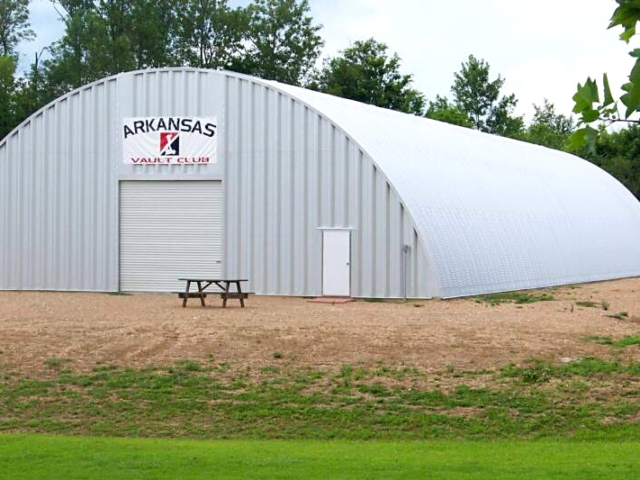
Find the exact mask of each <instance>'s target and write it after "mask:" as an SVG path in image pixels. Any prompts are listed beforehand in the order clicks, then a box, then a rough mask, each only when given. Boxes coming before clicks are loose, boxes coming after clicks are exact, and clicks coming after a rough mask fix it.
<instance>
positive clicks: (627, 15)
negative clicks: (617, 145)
mask: <svg viewBox="0 0 640 480" xmlns="http://www.w3.org/2000/svg"><path fill="white" fill-rule="evenodd" d="M616 3H617V4H618V7H617V8H616V9H615V10H614V12H613V15H612V17H611V21H610V23H609V28H614V27H618V26H621V27H622V29H623V31H622V33H621V34H620V39H621V40H622V41H624V42H625V43H627V44H628V43H629V41H630V40H631V39H632V38H633V37H634V36H635V35H636V24H637V23H638V21H640V2H639V1H638V0H616ZM629 55H631V56H632V57H633V58H635V64H634V66H633V68H632V69H631V72H630V74H629V81H628V82H627V83H625V84H624V85H623V86H622V90H624V92H625V93H624V94H623V95H621V96H620V99H619V101H620V103H622V104H623V105H624V107H626V108H625V112H624V114H621V113H620V110H619V108H618V102H617V101H616V100H615V99H614V97H613V94H612V93H611V86H610V85H609V79H608V77H607V74H606V73H605V74H604V75H603V78H602V89H600V88H599V87H598V83H597V82H596V81H595V80H592V79H591V77H589V78H587V80H586V82H585V83H584V85H582V84H578V89H577V91H576V93H575V95H574V96H573V101H574V102H575V105H574V108H573V112H574V113H576V114H578V115H579V117H578V125H579V126H580V127H582V128H579V129H577V130H576V131H575V132H574V133H573V135H571V137H570V142H571V149H572V150H576V149H580V148H582V147H585V146H586V147H587V148H588V149H589V150H590V151H591V152H593V151H594V150H595V146H596V139H597V137H598V134H599V132H600V130H599V129H597V128H593V127H592V126H591V125H593V124H594V123H597V122H601V121H604V122H605V123H609V124H610V123H613V122H629V123H638V122H637V121H636V120H631V119H630V118H629V117H631V116H632V115H633V114H634V113H636V112H640V49H639V48H636V49H634V50H632V51H631V52H630V53H629ZM601 92H602V95H600V93H601Z"/></svg>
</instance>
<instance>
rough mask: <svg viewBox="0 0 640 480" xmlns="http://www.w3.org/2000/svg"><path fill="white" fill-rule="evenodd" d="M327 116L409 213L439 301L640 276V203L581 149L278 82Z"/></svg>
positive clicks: (284, 88) (281, 86) (291, 93)
mask: <svg viewBox="0 0 640 480" xmlns="http://www.w3.org/2000/svg"><path fill="white" fill-rule="evenodd" d="M270 83H272V84H274V85H277V87H278V88H279V89H281V90H283V91H285V92H287V93H289V94H290V95H292V96H294V97H296V98H298V99H299V100H301V101H303V102H305V103H307V104H308V105H310V106H311V107H313V108H315V109H317V110H318V111H320V112H321V113H322V114H324V115H326V116H327V117H328V118H330V119H331V120H332V121H333V122H335V124H336V125H337V126H339V127H340V128H342V129H343V130H344V131H345V132H346V133H347V134H349V135H350V136H352V138H353V139H354V140H355V141H356V142H358V143H359V144H360V146H361V147H362V148H363V150H364V151H366V152H367V153H368V154H369V155H370V156H371V158H372V160H373V161H374V162H375V163H376V164H377V165H378V166H379V168H380V169H381V170H382V171H383V172H384V173H385V174H386V175H387V177H388V179H389V181H390V182H391V183H392V184H393V186H394V187H395V189H396V190H397V192H398V193H399V195H400V197H401V198H402V201H403V202H404V203H405V205H406V208H407V209H408V211H409V212H410V214H411V216H412V217H413V219H414V221H415V222H416V226H417V229H418V234H419V236H420V238H421V240H422V242H423V245H424V247H425V249H426V254H427V256H428V260H429V265H430V268H431V269H432V270H433V272H432V273H433V275H434V277H435V279H436V282H437V284H438V285H437V289H436V290H437V291H438V292H439V294H440V296H443V297H451V296H461V295H471V294H477V293H485V292H495V291H506V290H516V289H526V288H535V287H542V286H551V285H562V284H570V283H579V282H588V281H595V280H604V279H612V278H622V277H629V276H637V275H640V203H639V202H638V201H637V200H636V199H635V198H634V197H633V195H632V194H631V193H630V192H629V191H628V190H627V189H626V188H625V187H624V186H623V185H622V184H620V183H619V182H618V181H617V180H616V179H614V178H613V177H612V176H610V175H609V174H607V173H606V172H604V171H603V170H601V169H599V168H598V167H596V166H594V165H593V164H591V163H589V162H587V161H585V160H582V159H580V158H578V157H575V156H573V155H570V154H567V153H563V152H559V151H556V150H551V149H548V148H544V147H540V146H537V145H532V144H528V143H525V142H520V141H516V140H511V139H506V138H501V137H498V136H494V135H489V134H485V133H481V132H477V131H474V130H470V129H466V128H462V127H456V126H452V125H448V124H445V123H441V122H437V121H433V120H429V119H425V118H420V117H416V116H413V115H407V114H403V113H398V112H394V111H390V110H386V109H382V108H377V107H374V106H371V105H365V104H362V103H358V102H353V101H350V100H345V99H342V98H338V97H333V96H330V95H325V94H321V93H318V92H313V91H309V90H304V89H301V88H297V87H292V86H288V85H282V84H278V83H275V82H270Z"/></svg>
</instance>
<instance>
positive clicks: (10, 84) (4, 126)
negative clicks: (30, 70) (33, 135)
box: [0, 55, 18, 139]
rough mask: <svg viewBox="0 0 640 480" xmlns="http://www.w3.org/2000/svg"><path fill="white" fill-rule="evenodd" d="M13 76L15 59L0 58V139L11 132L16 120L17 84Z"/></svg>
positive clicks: (9, 57)
mask: <svg viewBox="0 0 640 480" xmlns="http://www.w3.org/2000/svg"><path fill="white" fill-rule="evenodd" d="M15 74H16V60H15V58H14V57H11V56H8V55H3V56H0V139H1V138H3V137H4V136H5V135H6V134H7V133H9V132H10V131H11V129H12V128H13V127H14V126H15V125H16V123H17V120H18V112H17V105H16V93H17V92H18V82H17V80H16V78H15Z"/></svg>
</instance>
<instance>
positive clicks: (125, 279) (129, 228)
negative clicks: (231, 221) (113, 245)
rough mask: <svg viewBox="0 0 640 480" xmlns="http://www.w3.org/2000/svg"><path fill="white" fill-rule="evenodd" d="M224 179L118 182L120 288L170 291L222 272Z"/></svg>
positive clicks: (138, 290) (143, 290)
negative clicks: (189, 280) (183, 279)
mask: <svg viewBox="0 0 640 480" xmlns="http://www.w3.org/2000/svg"><path fill="white" fill-rule="evenodd" d="M222 205H223V201H222V185H221V182H206V181H201V182H191V181H189V182H184V181H151V182H147V181H129V182H121V183H120V290H122V291H127V292H171V291H179V290H182V289H184V282H178V281H177V279H178V278H184V277H191V278H194V277H196V278H197V277H200V278H220V276H221V275H222V231H223V221H224V220H223V216H222V214H223V208H222Z"/></svg>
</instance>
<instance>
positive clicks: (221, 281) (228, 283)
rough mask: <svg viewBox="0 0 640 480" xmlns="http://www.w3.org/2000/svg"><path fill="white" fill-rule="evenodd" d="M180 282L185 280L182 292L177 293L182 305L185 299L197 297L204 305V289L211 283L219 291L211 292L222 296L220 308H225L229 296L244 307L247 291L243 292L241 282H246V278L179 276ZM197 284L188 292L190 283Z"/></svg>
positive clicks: (184, 305) (185, 302) (185, 301)
mask: <svg viewBox="0 0 640 480" xmlns="http://www.w3.org/2000/svg"><path fill="white" fill-rule="evenodd" d="M178 281H180V282H187V284H186V287H185V290H184V292H178V295H179V296H180V297H182V306H183V307H186V306H187V300H189V298H199V299H200V303H201V305H202V306H203V307H204V306H205V303H204V299H205V298H206V296H207V294H206V290H207V288H209V287H211V286H212V285H215V286H217V287H218V288H219V289H220V291H219V292H216V291H213V292H212V293H220V298H222V308H227V300H228V299H230V298H236V299H238V300H240V306H241V307H242V308H244V300H245V298H248V297H249V292H243V291H242V286H241V284H242V283H243V282H248V281H249V280H248V279H246V278H179V279H178ZM192 283H195V284H197V285H198V291H197V292H196V291H192V292H190V291H189V290H190V288H191V284H192ZM233 285H235V290H232V288H231V287H232V286H233Z"/></svg>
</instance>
